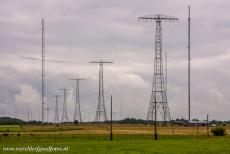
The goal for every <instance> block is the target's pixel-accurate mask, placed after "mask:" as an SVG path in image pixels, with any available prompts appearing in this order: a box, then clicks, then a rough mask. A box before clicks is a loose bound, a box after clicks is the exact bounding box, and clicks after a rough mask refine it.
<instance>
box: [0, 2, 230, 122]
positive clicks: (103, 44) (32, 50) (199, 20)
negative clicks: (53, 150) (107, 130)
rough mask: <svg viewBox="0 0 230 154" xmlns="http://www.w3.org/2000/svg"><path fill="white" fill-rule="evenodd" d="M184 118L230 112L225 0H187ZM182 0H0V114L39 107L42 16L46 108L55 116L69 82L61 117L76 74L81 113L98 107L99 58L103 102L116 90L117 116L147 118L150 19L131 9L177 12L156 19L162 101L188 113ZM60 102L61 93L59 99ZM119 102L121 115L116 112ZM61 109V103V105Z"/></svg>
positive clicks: (176, 114) (174, 111)
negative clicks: (162, 60) (163, 60)
mask: <svg viewBox="0 0 230 154" xmlns="http://www.w3.org/2000/svg"><path fill="white" fill-rule="evenodd" d="M190 3H191V5H192V12H191V16H192V30H191V32H192V34H191V37H192V53H191V56H192V64H191V65H192V66H191V71H192V77H191V79H192V81H191V84H192V86H191V103H192V118H197V117H198V118H200V119H204V118H205V116H206V114H209V115H210V117H211V119H219V120H229V119H230V112H229V110H230V102H229V101H230V95H229V89H230V87H229V83H230V70H229V68H228V67H229V66H230V45H229V40H230V29H229V26H230V20H229V19H230V17H229V14H230V10H229V6H230V1H228V0H218V1H216V0H202V1H200V0H193V1H192V2H190ZM187 6H188V1H186V0H173V1H172V0H161V1H160V0H144V1H140V0H65V1H62V0H33V1H31V0H23V1H18V0H10V1H9V0H1V1H0V54H1V56H0V78H1V80H0V88H1V91H0V106H1V108H0V116H12V117H18V118H21V119H25V120H26V119H27V104H28V106H29V108H30V111H31V119H36V120H38V119H39V112H40V111H41V19H42V18H44V19H45V40H46V41H45V42H46V48H45V50H46V107H50V108H51V110H50V114H49V115H50V117H49V119H50V120H51V121H52V120H53V113H54V103H55V99H54V98H53V97H52V95H54V94H59V95H63V94H62V93H61V92H60V91H58V90H57V89H59V88H71V89H73V90H72V91H70V92H69V94H68V104H67V106H68V113H69V119H72V117H73V111H74V82H72V81H69V80H68V79H70V78H73V77H83V78H86V79H87V80H86V81H82V82H81V84H80V88H81V91H80V93H81V107H82V114H83V120H84V121H92V120H94V118H95V114H96V105H97V93H98V92H97V90H98V83H97V82H98V68H99V66H98V65H93V64H89V63H88V62H89V61H90V60H98V59H104V60H109V61H113V62H114V64H112V65H111V64H110V65H106V66H105V69H104V76H105V77H104V80H105V81H104V82H105V100H106V108H107V110H108V109H109V106H108V105H109V95H110V94H111V93H113V96H114V104H115V105H114V106H115V107H114V110H115V111H116V112H117V115H116V118H117V119H120V118H121V117H123V118H124V117H134V118H142V119H146V116H147V109H148V106H149V98H150V94H151V85H152V75H153V58H154V52H153V49H154V43H153V41H154V32H155V30H154V29H155V24H154V23H143V22H138V21H137V17H139V16H144V15H154V14H164V15H170V16H175V17H178V18H179V19H180V22H176V23H163V24H162V27H163V50H164V52H165V51H167V53H168V101H169V107H170V112H171V115H172V117H173V118H174V119H175V118H181V117H184V118H187V108H188V107H187V11H188V10H187ZM59 101H60V106H61V105H62V102H63V98H60V100H59ZM121 108H122V111H123V112H122V114H121ZM59 114H60V115H61V109H60V113H59Z"/></svg>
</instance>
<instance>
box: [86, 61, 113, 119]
mask: <svg viewBox="0 0 230 154" xmlns="http://www.w3.org/2000/svg"><path fill="white" fill-rule="evenodd" d="M89 63H94V64H99V65H100V68H99V93H98V104H97V113H96V117H95V122H103V121H107V120H108V119H107V114H106V109H105V98H104V81H103V64H112V63H113V62H110V61H102V60H101V61H92V62H89Z"/></svg>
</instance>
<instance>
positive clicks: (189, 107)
mask: <svg viewBox="0 0 230 154" xmlns="http://www.w3.org/2000/svg"><path fill="white" fill-rule="evenodd" d="M190 25H191V18H190V5H189V6H188V120H189V121H190V120H191V97H190V91H191V88H190V85H191V84H190V82H191V77H190V76H191V71H190V62H191V57H190V50H191V35H190V27H191V26H190Z"/></svg>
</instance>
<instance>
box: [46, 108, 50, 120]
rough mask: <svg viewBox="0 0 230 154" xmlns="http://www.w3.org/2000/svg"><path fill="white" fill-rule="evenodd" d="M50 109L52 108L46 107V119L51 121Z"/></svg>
mask: <svg viewBox="0 0 230 154" xmlns="http://www.w3.org/2000/svg"><path fill="white" fill-rule="evenodd" d="M49 110H50V108H49V107H47V108H46V121H47V122H49Z"/></svg>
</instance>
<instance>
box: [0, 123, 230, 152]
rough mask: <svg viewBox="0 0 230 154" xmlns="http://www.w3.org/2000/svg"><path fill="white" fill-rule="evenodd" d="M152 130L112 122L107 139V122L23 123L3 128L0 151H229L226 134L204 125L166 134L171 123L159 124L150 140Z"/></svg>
mask: <svg viewBox="0 0 230 154" xmlns="http://www.w3.org/2000/svg"><path fill="white" fill-rule="evenodd" d="M5 127H6V126H5ZM227 129H228V128H227ZM152 130H153V129H152V126H146V125H116V126H114V140H113V141H109V137H108V134H109V131H108V126H107V125H78V126H65V125H63V126H59V127H57V126H55V125H49V126H23V127H21V129H20V131H18V132H16V131H12V132H7V133H8V134H9V135H8V136H3V134H4V133H6V132H2V135H1V137H0V148H1V149H0V153H1V154H9V153H11V154H18V153H23V154H24V153H28V154H30V153H36V152H35V151H26V152H25V151H15V149H13V150H14V151H3V149H4V150H6V148H7V147H8V148H16V147H20V148H25V147H29V148H31V147H32V148H36V147H40V148H47V149H48V148H51V147H52V148H53V149H54V148H63V149H62V150H63V151H53V152H49V151H41V152H39V153H42V154H43V153H67V154H73V153H77V154H78V153H79V154H85V153H86V154H104V153H108V154H141V153H156V154H161V153H162V154H163V153H164V154H197V153H201V154H203V153H205V154H212V153H213V154H219V153H220V154H230V136H228V135H227V136H225V137H214V136H210V137H207V136H206V131H205V130H206V129H205V127H202V128H199V134H196V131H197V129H196V128H193V127H189V128H186V127H175V128H174V133H175V135H172V134H170V133H172V130H171V127H160V128H159V132H160V135H159V140H158V141H154V140H152ZM186 133H187V134H186ZM18 134H20V136H19V135H18ZM47 149H46V150H47ZM7 150H9V149H7ZM11 150H12V149H11ZM24 150H25V149H24ZM27 150H28V149H27ZM43 150H44V149H43ZM59 150H60V149H59Z"/></svg>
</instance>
